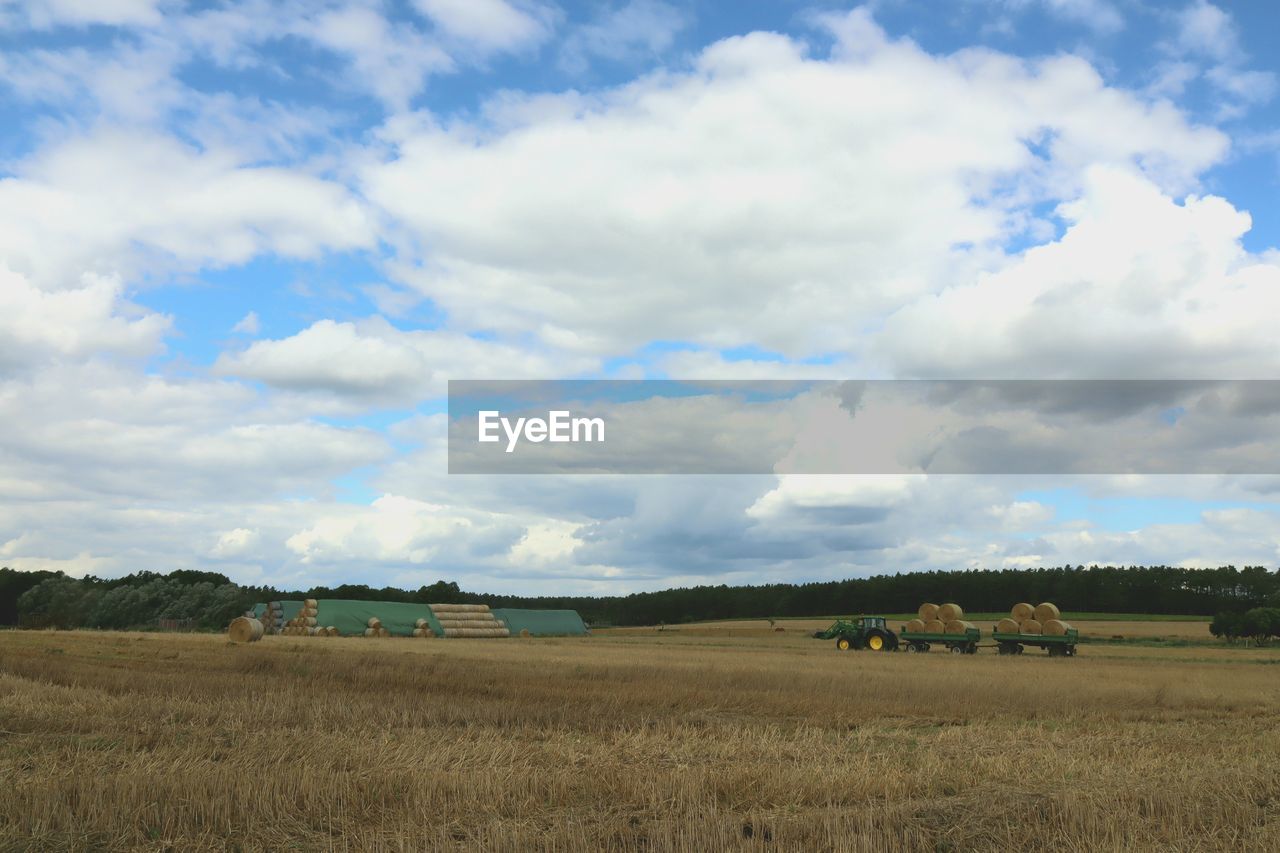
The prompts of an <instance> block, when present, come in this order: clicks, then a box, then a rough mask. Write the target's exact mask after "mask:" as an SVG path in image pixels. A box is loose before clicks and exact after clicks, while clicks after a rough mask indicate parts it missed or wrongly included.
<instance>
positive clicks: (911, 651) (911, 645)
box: [903, 643, 920, 655]
mask: <svg viewBox="0 0 1280 853" xmlns="http://www.w3.org/2000/svg"><path fill="white" fill-rule="evenodd" d="M903 651H904V652H906V653H907V654H909V655H913V654H915V653H916V652H918V651H920V650H919V649H917V648H916V644H915V643H907V647H906V648H905V649H903Z"/></svg>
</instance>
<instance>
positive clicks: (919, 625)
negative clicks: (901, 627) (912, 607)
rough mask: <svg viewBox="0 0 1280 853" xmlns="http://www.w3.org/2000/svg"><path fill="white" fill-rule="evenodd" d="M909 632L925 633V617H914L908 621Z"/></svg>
mask: <svg viewBox="0 0 1280 853" xmlns="http://www.w3.org/2000/svg"><path fill="white" fill-rule="evenodd" d="M920 609H921V610H923V609H924V608H923V607H922V608H920ZM907 633H909V634H923V633H924V620H923V619H912V620H911V621H910V622H908V623H907Z"/></svg>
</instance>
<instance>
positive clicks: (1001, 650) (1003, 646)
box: [996, 643, 1013, 655]
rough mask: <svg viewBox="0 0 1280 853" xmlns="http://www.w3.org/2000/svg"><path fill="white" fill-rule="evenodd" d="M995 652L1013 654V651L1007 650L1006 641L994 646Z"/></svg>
mask: <svg viewBox="0 0 1280 853" xmlns="http://www.w3.org/2000/svg"><path fill="white" fill-rule="evenodd" d="M996 654H998V655H1011V654H1013V652H1011V651H1009V644H1008V643H1001V644H1000V645H998V646H996Z"/></svg>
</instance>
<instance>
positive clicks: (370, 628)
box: [364, 616, 391, 637]
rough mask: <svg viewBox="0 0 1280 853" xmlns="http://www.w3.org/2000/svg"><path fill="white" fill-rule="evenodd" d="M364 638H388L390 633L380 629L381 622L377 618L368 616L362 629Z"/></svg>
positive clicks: (382, 628)
mask: <svg viewBox="0 0 1280 853" xmlns="http://www.w3.org/2000/svg"><path fill="white" fill-rule="evenodd" d="M364 635H365V636H366V637H390V636H391V632H390V631H389V630H387V629H386V628H384V627H382V620H381V619H379V618H378V617H377V616H370V617H369V621H368V623H366V627H365V629H364Z"/></svg>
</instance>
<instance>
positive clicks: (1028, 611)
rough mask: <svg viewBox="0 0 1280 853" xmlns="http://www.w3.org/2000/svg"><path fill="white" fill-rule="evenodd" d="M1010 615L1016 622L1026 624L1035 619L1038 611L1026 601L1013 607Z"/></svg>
mask: <svg viewBox="0 0 1280 853" xmlns="http://www.w3.org/2000/svg"><path fill="white" fill-rule="evenodd" d="M1009 615H1010V616H1012V617H1013V621H1014V622H1025V621H1027V620H1028V619H1034V618H1035V615H1036V609H1035V608H1034V607H1032V606H1031V605H1030V604H1027V603H1026V602H1025V601H1024V602H1021V603H1018V604H1015V605H1013V609H1012V610H1010V611H1009Z"/></svg>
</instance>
